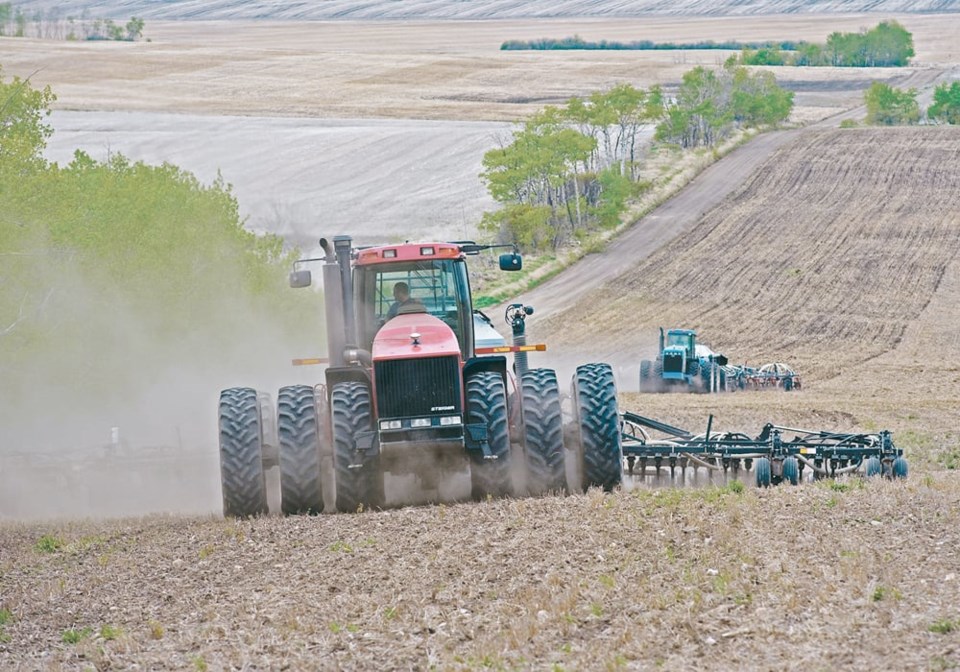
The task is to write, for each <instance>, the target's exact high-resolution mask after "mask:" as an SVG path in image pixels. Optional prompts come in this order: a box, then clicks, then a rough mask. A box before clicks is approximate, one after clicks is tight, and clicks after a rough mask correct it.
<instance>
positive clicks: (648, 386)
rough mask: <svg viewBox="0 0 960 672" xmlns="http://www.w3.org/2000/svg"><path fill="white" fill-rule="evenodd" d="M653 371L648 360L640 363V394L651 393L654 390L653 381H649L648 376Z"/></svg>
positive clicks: (651, 364) (651, 363)
mask: <svg viewBox="0 0 960 672" xmlns="http://www.w3.org/2000/svg"><path fill="white" fill-rule="evenodd" d="M652 371H653V362H651V361H650V360H649V359H644V360H642V361H641V362H640V391H641V392H652V391H653V390H654V389H655V385H654V384H653V381H652V380H650V376H651V374H652Z"/></svg>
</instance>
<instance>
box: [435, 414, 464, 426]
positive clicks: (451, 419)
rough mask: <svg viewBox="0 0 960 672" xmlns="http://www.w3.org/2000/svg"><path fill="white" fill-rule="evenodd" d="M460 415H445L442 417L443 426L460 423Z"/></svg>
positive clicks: (441, 424) (441, 423)
mask: <svg viewBox="0 0 960 672" xmlns="http://www.w3.org/2000/svg"><path fill="white" fill-rule="evenodd" d="M459 424H460V416H459V415H444V416H443V417H441V418H440V426H441V427H449V426H450V425H459Z"/></svg>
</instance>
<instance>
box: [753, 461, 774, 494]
mask: <svg viewBox="0 0 960 672" xmlns="http://www.w3.org/2000/svg"><path fill="white" fill-rule="evenodd" d="M753 470H754V473H755V474H756V477H757V487H758V488H769V487H770V480H771V476H770V460H769V458H766V457H761V458H758V459H757V460H756V461H755V462H754V463H753Z"/></svg>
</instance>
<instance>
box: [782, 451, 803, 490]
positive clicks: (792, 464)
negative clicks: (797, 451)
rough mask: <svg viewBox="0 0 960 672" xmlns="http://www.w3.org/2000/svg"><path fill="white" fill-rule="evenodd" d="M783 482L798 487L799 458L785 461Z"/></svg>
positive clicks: (789, 458)
mask: <svg viewBox="0 0 960 672" xmlns="http://www.w3.org/2000/svg"><path fill="white" fill-rule="evenodd" d="M783 480H784V481H786V482H789V483H790V485H797V484H798V483H799V482H800V463H799V462H797V458H795V457H788V458H786V459H784V461H783Z"/></svg>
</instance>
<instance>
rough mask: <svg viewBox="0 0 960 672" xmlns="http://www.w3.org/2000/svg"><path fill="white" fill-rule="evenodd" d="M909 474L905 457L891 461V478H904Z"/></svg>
mask: <svg viewBox="0 0 960 672" xmlns="http://www.w3.org/2000/svg"><path fill="white" fill-rule="evenodd" d="M909 472H910V467H909V465H908V464H907V459H906V458H905V457H898V458H897V459H895V460H894V461H893V478H906V477H907V474H908V473H909Z"/></svg>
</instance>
